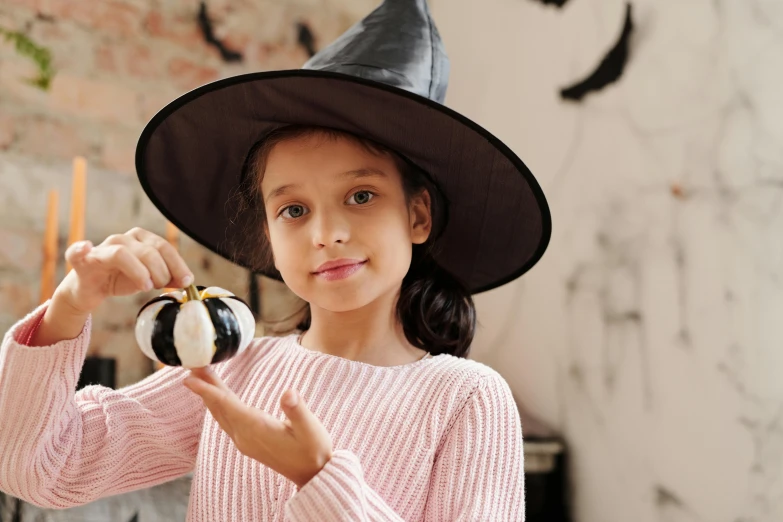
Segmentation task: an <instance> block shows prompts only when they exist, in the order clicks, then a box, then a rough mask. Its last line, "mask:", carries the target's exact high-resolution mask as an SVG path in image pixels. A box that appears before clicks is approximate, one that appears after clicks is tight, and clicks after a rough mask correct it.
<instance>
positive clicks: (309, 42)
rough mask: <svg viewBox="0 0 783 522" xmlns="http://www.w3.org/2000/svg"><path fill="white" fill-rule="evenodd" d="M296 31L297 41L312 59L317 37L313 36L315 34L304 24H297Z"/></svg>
mask: <svg viewBox="0 0 783 522" xmlns="http://www.w3.org/2000/svg"><path fill="white" fill-rule="evenodd" d="M296 30H297V32H298V36H297V41H298V42H299V45H301V46H302V47H304V48H305V51H307V54H308V55H309V56H310V57H311V58H312V56H313V55H314V54H315V37H314V36H313V32H312V31H311V30H310V27H309V26H308V25H307V24H306V23H304V22H299V23H297V24H296Z"/></svg>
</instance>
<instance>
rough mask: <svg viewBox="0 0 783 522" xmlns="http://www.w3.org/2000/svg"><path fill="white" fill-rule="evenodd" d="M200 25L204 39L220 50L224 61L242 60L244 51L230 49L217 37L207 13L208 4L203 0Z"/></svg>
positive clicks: (199, 13)
mask: <svg viewBox="0 0 783 522" xmlns="http://www.w3.org/2000/svg"><path fill="white" fill-rule="evenodd" d="M198 26H199V27H200V28H201V34H202V35H203V36H204V40H205V41H206V42H207V43H208V44H209V45H211V46H213V47H215V48H216V49H217V50H218V51H219V52H220V57H221V58H223V61H224V62H241V61H242V59H243V56H242V53H240V52H238V51H233V50H231V49H228V48H227V47H226V46H225V44H224V43H223V42H221V41H220V40H218V39H217V38H216V37H215V31H214V30H213V29H212V20H210V19H209V16H208V15H207V5H206V4H205V3H204V2H201V5H200V7H199V9H198Z"/></svg>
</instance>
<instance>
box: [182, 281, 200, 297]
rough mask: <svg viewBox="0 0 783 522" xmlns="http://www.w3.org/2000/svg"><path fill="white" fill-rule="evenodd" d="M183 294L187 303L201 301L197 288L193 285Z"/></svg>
mask: <svg viewBox="0 0 783 522" xmlns="http://www.w3.org/2000/svg"><path fill="white" fill-rule="evenodd" d="M185 293H186V294H187V296H188V301H201V296H200V295H199V293H198V288H196V284H195V283H194V284H192V285H190V286H189V287H187V288H186V289H185Z"/></svg>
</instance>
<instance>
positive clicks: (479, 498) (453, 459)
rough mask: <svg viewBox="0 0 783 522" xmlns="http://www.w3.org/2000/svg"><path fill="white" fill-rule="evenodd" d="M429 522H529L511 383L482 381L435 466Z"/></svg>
mask: <svg viewBox="0 0 783 522" xmlns="http://www.w3.org/2000/svg"><path fill="white" fill-rule="evenodd" d="M424 519H425V520H427V521H433V522H434V521H437V520H450V521H454V522H462V521H471V520H493V521H497V522H506V521H524V520H525V467H524V455H523V453H522V424H521V420H520V417H519V410H518V409H517V405H516V402H515V401H514V398H513V396H512V395H511V389H510V388H509V386H508V383H507V382H506V381H505V380H504V379H503V377H502V376H501V375H500V374H498V373H491V374H488V375H485V376H484V377H482V379H481V381H479V385H478V387H477V388H476V390H475V391H474V393H473V395H472V396H471V398H470V399H469V400H468V402H467V404H466V405H465V407H464V408H463V410H462V412H461V413H460V414H459V416H458V417H457V419H456V421H455V423H454V425H453V427H452V428H451V430H450V432H449V434H448V436H447V437H446V440H445V442H444V444H443V445H442V447H441V449H440V451H439V452H438V456H437V457H436V460H435V467H434V470H433V475H432V480H431V482H430V491H429V497H428V498H427V508H426V513H425V518H424Z"/></svg>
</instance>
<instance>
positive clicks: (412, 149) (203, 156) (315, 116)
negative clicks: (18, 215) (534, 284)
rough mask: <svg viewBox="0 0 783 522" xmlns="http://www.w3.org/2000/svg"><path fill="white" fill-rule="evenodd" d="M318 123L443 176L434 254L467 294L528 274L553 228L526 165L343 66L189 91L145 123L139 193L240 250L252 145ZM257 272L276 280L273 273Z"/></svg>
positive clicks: (447, 115) (204, 240)
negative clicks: (443, 212) (240, 211)
mask: <svg viewBox="0 0 783 522" xmlns="http://www.w3.org/2000/svg"><path fill="white" fill-rule="evenodd" d="M289 124H299V125H317V126H323V127H331V128H335V129H341V130H344V131H347V132H351V133H353V134H356V135H359V136H365V137H367V138H370V139H372V140H374V141H377V142H378V143H381V144H383V145H385V146H387V147H389V148H391V149H393V150H395V151H397V152H399V153H400V154H402V155H403V156H405V157H406V158H408V159H409V160H410V161H412V162H413V163H415V164H416V165H418V166H419V167H421V168H422V169H424V170H425V171H426V172H427V173H428V174H429V175H430V176H431V177H432V178H433V179H434V180H435V181H436V183H437V184H438V186H439V187H440V189H441V191H442V192H443V195H444V196H445V197H446V199H447V201H448V207H449V212H448V215H449V219H448V223H447V224H446V226H445V228H444V230H443V232H442V234H441V235H440V237H439V238H438V240H437V245H436V246H437V248H436V252H437V253H436V259H437V261H438V263H439V264H440V265H441V266H443V267H444V268H445V269H447V270H448V271H450V272H451V273H452V274H454V275H455V276H456V277H458V278H459V279H460V280H461V281H462V282H463V283H464V284H465V285H466V286H467V287H468V288H469V289H470V290H471V292H472V293H478V292H482V291H485V290H490V289H492V288H495V287H497V286H500V285H502V284H505V283H507V282H509V281H511V280H513V279H515V278H517V277H519V276H520V275H522V274H523V273H525V272H527V271H528V270H529V269H530V268H531V267H532V266H533V265H534V264H535V263H536V262H538V260H539V259H540V258H541V256H542V255H543V253H544V251H545V250H546V247H547V245H548V243H549V239H550V235H551V217H550V212H549V207H548V205H547V202H546V199H545V197H544V194H543V192H542V190H541V187H540V186H539V184H538V182H537V181H536V179H535V178H534V177H533V175H532V174H531V172H530V170H529V169H528V168H527V166H525V164H524V163H523V162H522V160H520V159H519V158H518V157H517V156H516V155H515V154H514V153H513V152H512V151H511V150H510V149H509V148H508V147H507V146H505V145H504V144H503V143H502V142H501V141H500V140H498V139H497V138H495V137H494V136H493V135H492V134H490V133H489V132H487V131H486V130H485V129H483V128H482V127H481V126H479V125H477V124H476V123H474V122H472V121H470V120H469V119H468V118H466V117H464V116H462V115H460V114H458V113H456V112H455V111H453V110H451V109H449V108H448V107H445V106H444V105H441V104H439V103H437V102H434V101H431V100H429V99H427V98H424V97H422V96H419V95H416V94H413V93H410V92H407V91H405V90H402V89H399V88H396V87H391V86H387V85H384V84H382V83H379V82H376V81H372V80H366V79H363V78H359V77H355V76H348V75H345V74H340V73H334V72H326V71H315V70H305V69H300V70H290V71H274V72H263V73H252V74H245V75H240V76H235V77H231V78H227V79H224V80H219V81H216V82H213V83H210V84H207V85H204V86H202V87H199V88H197V89H195V90H193V91H190V92H188V93H187V94H184V95H183V96H181V97H179V98H177V99H176V100H174V101H173V102H171V103H169V104H168V105H167V106H166V107H164V108H163V109H161V111H160V112H158V114H156V115H155V116H154V117H153V118H152V120H151V121H150V122H149V123H148V124H147V126H146V127H145V128H144V130H143V132H142V134H141V137H140V138H139V142H138V146H137V149H136V170H137V173H138V176H139V181H140V182H141V186H142V187H143V189H144V191H145V193H146V194H147V196H148V197H149V198H150V200H151V201H152V203H153V204H154V205H155V206H156V207H157V208H158V209H159V210H160V211H161V213H162V214H163V215H164V216H165V217H166V218H167V219H168V220H169V221H171V222H172V223H173V224H174V225H175V226H177V228H179V229H180V230H181V231H182V232H183V233H184V234H187V235H188V236H190V237H191V238H193V239H194V240H195V241H197V242H198V243H200V244H201V245H203V246H204V247H206V248H208V249H209V250H211V251H213V252H215V253H216V254H218V255H220V256H223V257H226V258H228V259H231V260H232V261H235V262H237V263H238V264H239V265H241V266H243V267H246V268H251V269H252V268H254V267H253V266H252V263H251V262H250V260H249V259H247V258H245V257H242V256H239V257H238V258H237V257H236V256H235V253H234V248H235V246H236V245H238V244H241V242H242V240H243V232H242V227H241V223H237V222H235V221H233V222H232V220H231V218H232V217H233V216H234V214H235V213H234V209H233V208H231V207H232V204H231V203H230V198H229V196H230V194H231V193H232V191H233V190H235V189H236V187H237V185H238V184H239V182H240V179H241V173H242V167H243V164H244V162H245V159H246V156H247V153H248V151H249V150H250V148H251V147H252V146H253V144H254V143H256V142H257V141H258V140H259V139H261V138H262V137H263V136H265V135H266V134H267V133H269V132H270V131H272V130H273V129H275V128H277V127H280V126H283V125H289ZM260 272H261V273H263V274H265V275H267V276H270V277H273V278H276V279H280V275H279V273H277V271H275V270H274V269H270V270H261V271H260Z"/></svg>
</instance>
